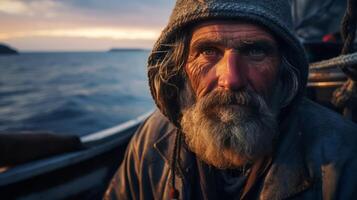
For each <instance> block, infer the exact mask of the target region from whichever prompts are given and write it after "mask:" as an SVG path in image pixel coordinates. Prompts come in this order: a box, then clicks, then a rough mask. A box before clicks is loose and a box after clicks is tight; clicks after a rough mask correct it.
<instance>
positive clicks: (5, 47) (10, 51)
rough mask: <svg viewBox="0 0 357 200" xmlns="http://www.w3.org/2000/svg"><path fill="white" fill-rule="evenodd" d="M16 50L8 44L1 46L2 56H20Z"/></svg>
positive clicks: (0, 52)
mask: <svg viewBox="0 0 357 200" xmlns="http://www.w3.org/2000/svg"><path fill="white" fill-rule="evenodd" d="M18 53H19V52H17V51H16V50H15V49H13V48H11V47H10V46H8V45H6V44H0V54H18Z"/></svg>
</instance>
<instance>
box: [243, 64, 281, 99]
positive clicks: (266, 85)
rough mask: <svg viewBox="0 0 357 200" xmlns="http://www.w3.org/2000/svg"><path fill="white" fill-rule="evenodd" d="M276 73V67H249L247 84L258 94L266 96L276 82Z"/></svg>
mask: <svg viewBox="0 0 357 200" xmlns="http://www.w3.org/2000/svg"><path fill="white" fill-rule="evenodd" d="M277 73H278V67H277V65H265V66H264V67H263V66H262V67H251V68H250V70H249V82H250V84H251V85H252V86H253V88H254V89H255V90H256V91H257V92H258V93H260V94H264V95H268V94H269V93H270V91H271V89H272V88H273V87H272V86H273V85H274V84H275V82H276V78H277Z"/></svg>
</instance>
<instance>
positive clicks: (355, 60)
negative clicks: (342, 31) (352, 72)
mask: <svg viewBox="0 0 357 200" xmlns="http://www.w3.org/2000/svg"><path fill="white" fill-rule="evenodd" d="M356 65H357V52H355V53H351V54H348V55H341V56H338V57H335V58H331V59H328V60H323V61H319V62H314V63H311V64H310V70H324V69H331V68H335V67H341V68H349V67H353V66H356Z"/></svg>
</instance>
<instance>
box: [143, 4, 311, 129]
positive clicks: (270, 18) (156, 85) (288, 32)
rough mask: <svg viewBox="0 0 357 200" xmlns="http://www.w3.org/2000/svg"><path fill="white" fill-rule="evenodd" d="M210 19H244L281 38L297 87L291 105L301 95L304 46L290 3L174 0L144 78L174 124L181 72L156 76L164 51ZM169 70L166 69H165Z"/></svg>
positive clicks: (305, 66) (178, 113)
mask: <svg viewBox="0 0 357 200" xmlns="http://www.w3.org/2000/svg"><path fill="white" fill-rule="evenodd" d="M211 19H227V20H228V19H229V20H234V19H237V20H238V19H239V20H242V19H243V20H248V21H251V22H253V23H256V24H259V25H261V26H264V27H266V28H267V29H268V30H270V31H271V32H272V33H273V34H274V35H275V36H276V37H277V38H278V40H280V41H281V45H282V46H283V48H284V55H285V56H286V58H287V59H288V61H289V62H290V63H292V64H293V65H294V66H295V67H296V68H297V70H298V71H299V73H298V80H299V89H298V92H297V95H295V97H294V99H293V100H292V101H291V103H290V105H288V106H287V107H285V109H287V108H289V107H291V106H292V105H293V104H294V103H295V102H296V101H297V100H298V99H299V97H301V96H302V93H303V91H304V89H305V86H306V82H307V75H308V62H307V59H306V57H305V53H304V49H303V47H302V45H301V44H300V42H299V41H298V39H297V37H296V36H295V35H294V33H293V24H292V16H291V5H290V4H289V1H288V0H178V1H177V2H176V5H175V7H174V10H173V12H172V14H171V17H170V20H169V22H168V25H167V26H166V27H165V28H164V30H163V31H162V33H161V35H160V37H159V38H158V40H157V41H156V43H155V45H154V47H153V49H152V52H151V54H150V56H149V59H148V78H149V86H150V90H151V94H152V96H153V98H154V101H155V103H156V105H157V107H158V108H159V109H160V111H161V112H162V113H163V114H164V115H165V116H166V117H167V118H168V119H169V120H170V121H171V122H173V123H174V124H175V125H176V126H178V125H179V123H178V120H179V119H180V116H181V111H180V106H179V101H178V99H179V92H180V88H182V87H183V81H184V79H183V78H182V77H180V76H182V73H176V74H175V75H173V76H170V77H169V79H162V78H160V77H161V75H160V72H162V71H165V70H167V69H162V66H160V63H163V61H164V59H165V56H166V54H167V52H170V51H172V48H174V47H173V46H172V45H170V44H172V43H174V42H175V39H176V37H177V34H180V33H182V31H184V30H186V29H185V28H187V27H189V26H190V25H192V24H196V23H198V22H200V21H205V20H211ZM166 73H167V72H166ZM169 73H170V72H169Z"/></svg>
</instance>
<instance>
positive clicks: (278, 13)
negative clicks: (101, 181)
mask: <svg viewBox="0 0 357 200" xmlns="http://www.w3.org/2000/svg"><path fill="white" fill-rule="evenodd" d="M291 27H292V24H291V13H290V7H289V4H288V1H286V0H275V1H271V0H178V1H177V3H176V6H175V8H174V11H173V14H172V16H171V18H170V21H169V24H168V26H167V27H166V28H165V29H164V31H163V32H162V35H161V36H160V38H159V39H158V41H157V43H156V45H155V46H154V49H153V51H152V54H151V56H150V58H149V65H148V75H149V84H150V88H151V93H152V96H153V98H154V100H155V102H156V105H157V107H158V109H159V111H156V112H155V113H154V114H153V115H152V116H151V117H149V118H148V119H147V120H146V122H145V123H144V124H143V125H142V126H141V128H139V130H138V131H137V133H136V134H135V135H134V137H133V139H132V141H131V143H130V144H129V146H128V149H127V152H126V156H125V158H124V161H123V163H122V165H121V167H120V168H119V170H118V172H117V174H116V175H115V177H114V178H113V180H112V183H111V185H110V186H109V188H108V191H107V193H106V196H105V197H106V198H108V199H170V198H171V199H286V198H290V199H353V198H355V197H357V159H356V156H355V152H357V151H356V150H357V149H356V148H357V139H356V137H357V128H356V125H355V124H353V123H352V122H348V121H345V120H343V119H342V118H341V117H340V116H339V115H338V114H336V113H333V112H332V111H329V110H327V109H325V108H323V107H321V106H319V105H317V104H315V103H312V102H311V101H309V100H307V99H305V98H304V97H303V93H304V89H305V85H306V81H307V73H308V63H307V61H306V58H305V55H304V51H303V49H302V47H301V45H300V44H299V42H298V40H297V39H296V38H295V36H294V34H293V33H292V30H291Z"/></svg>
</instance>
